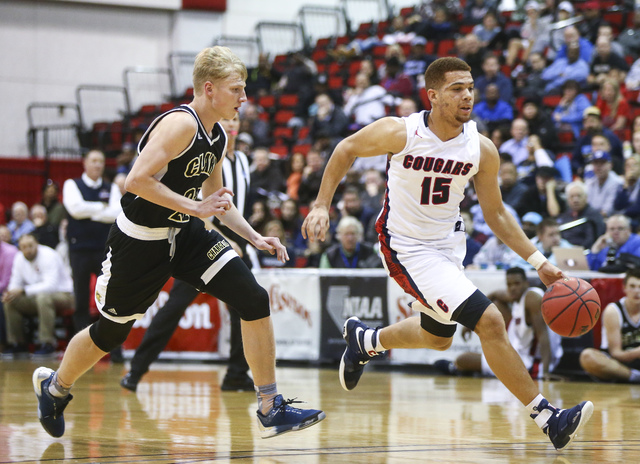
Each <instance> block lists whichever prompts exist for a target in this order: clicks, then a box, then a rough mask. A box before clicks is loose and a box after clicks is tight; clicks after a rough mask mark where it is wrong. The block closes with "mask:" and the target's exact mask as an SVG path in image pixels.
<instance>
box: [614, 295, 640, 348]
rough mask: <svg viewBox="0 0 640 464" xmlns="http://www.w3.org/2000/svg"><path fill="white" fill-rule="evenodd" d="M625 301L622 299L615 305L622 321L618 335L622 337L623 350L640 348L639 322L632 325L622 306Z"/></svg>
mask: <svg viewBox="0 0 640 464" xmlns="http://www.w3.org/2000/svg"><path fill="white" fill-rule="evenodd" d="M625 300H626V298H623V299H621V300H619V301H616V303H615V304H616V306H617V308H618V311H619V312H620V316H621V320H622V325H621V327H620V335H621V337H622V349H623V350H627V349H629V348H636V347H638V346H640V322H636V323H634V322H633V321H631V319H630V318H629V314H628V313H627V308H626V306H625V305H624V302H625Z"/></svg>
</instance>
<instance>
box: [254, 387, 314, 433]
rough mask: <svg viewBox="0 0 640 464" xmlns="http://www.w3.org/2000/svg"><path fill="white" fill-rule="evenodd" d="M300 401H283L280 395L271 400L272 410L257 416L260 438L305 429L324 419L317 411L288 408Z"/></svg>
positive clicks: (259, 413)
mask: <svg viewBox="0 0 640 464" xmlns="http://www.w3.org/2000/svg"><path fill="white" fill-rule="evenodd" d="M292 403H302V401H294V400H285V399H284V398H282V395H277V396H276V397H275V398H274V399H273V408H272V409H271V411H269V412H268V413H267V414H262V412H260V410H258V411H257V414H258V427H259V428H260V434H261V436H262V438H271V437H275V436H277V435H281V434H283V433H286V432H294V431H296V430H302V429H306V428H307V427H311V426H312V425H314V424H317V423H318V422H320V421H321V420H322V419H324V418H325V417H326V415H325V413H324V412H322V411H320V410H319V409H298V408H294V407H291V406H289V405H290V404H292Z"/></svg>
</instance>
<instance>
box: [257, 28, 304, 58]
mask: <svg viewBox="0 0 640 464" xmlns="http://www.w3.org/2000/svg"><path fill="white" fill-rule="evenodd" d="M256 35H257V37H258V44H259V47H260V53H268V54H269V55H270V56H271V57H275V56H276V55H285V54H287V53H290V52H293V51H300V50H303V49H305V47H306V46H307V43H306V42H305V37H304V32H303V30H302V25H301V24H300V23H296V22H270V21H261V22H259V23H258V24H257V25H256Z"/></svg>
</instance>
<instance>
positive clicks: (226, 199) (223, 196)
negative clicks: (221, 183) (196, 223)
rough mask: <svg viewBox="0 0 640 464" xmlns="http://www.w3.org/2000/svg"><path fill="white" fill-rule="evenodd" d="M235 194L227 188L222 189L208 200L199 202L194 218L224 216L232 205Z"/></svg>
mask: <svg viewBox="0 0 640 464" xmlns="http://www.w3.org/2000/svg"><path fill="white" fill-rule="evenodd" d="M232 196H233V192H232V191H231V190H230V189H228V188H227V187H222V188H221V189H220V190H218V191H216V192H214V193H212V194H211V195H209V196H208V197H207V198H204V199H203V200H202V201H199V202H198V206H196V212H195V214H194V216H197V217H199V218H209V217H211V216H224V215H225V213H226V212H227V211H229V208H231V205H232V204H233V203H232V201H231V197H232Z"/></svg>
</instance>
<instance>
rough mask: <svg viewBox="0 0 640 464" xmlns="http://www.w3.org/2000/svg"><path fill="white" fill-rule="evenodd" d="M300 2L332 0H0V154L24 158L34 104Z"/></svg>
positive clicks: (68, 95)
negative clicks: (219, 0) (135, 4)
mask: <svg viewBox="0 0 640 464" xmlns="http://www.w3.org/2000/svg"><path fill="white" fill-rule="evenodd" d="M304 4H310V5H318V6H335V5H338V4H339V1H338V0H306V1H304V0H269V1H266V0H228V2H227V12H226V13H225V14H218V13H206V12H195V11H181V12H175V11H174V12H172V11H168V10H153V9H149V8H125V7H117V6H113V7H109V6H100V5H87V4H75V3H68V2H34V1H24V0H2V1H0V101H1V102H2V105H0V121H2V123H1V124H0V156H26V155H27V153H28V151H27V141H26V134H27V129H28V124H27V116H26V110H27V106H28V105H29V104H30V103H32V102H63V103H64V102H75V89H76V87H77V86H78V85H80V84H109V85H122V71H123V69H124V68H125V67H129V66H149V67H166V66H167V65H168V64H167V57H168V54H169V53H170V52H171V51H198V50H200V49H201V48H203V47H206V46H209V45H210V44H211V42H212V40H213V38H214V37H216V36H218V35H221V34H224V35H232V36H254V29H255V25H256V24H257V23H258V22H259V21H294V20H296V19H297V14H298V11H299V9H300V7H301V6H302V5H304Z"/></svg>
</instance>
